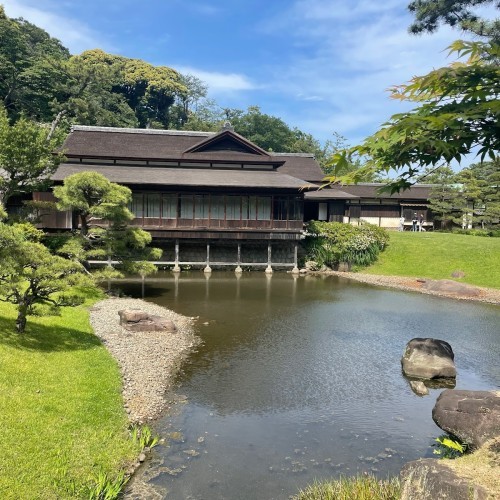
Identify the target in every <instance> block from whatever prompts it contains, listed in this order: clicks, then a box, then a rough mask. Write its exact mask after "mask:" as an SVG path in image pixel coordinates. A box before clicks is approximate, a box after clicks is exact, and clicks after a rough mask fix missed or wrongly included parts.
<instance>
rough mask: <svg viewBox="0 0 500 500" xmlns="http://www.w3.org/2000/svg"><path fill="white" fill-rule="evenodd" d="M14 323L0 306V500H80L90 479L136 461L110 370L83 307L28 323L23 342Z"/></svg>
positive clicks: (113, 368)
mask: <svg viewBox="0 0 500 500" xmlns="http://www.w3.org/2000/svg"><path fill="white" fill-rule="evenodd" d="M14 318H15V311H14V307H13V306H11V305H8V304H5V303H2V302H0V429H1V433H0V454H1V456H0V498H2V499H11V498H12V499H20V498H22V499H32V498H33V499H34V498H43V499H52V498H54V499H55V498H71V497H80V498H81V497H86V498H88V494H86V490H85V488H86V487H87V486H88V485H89V484H90V483H91V482H92V478H93V477H95V476H97V475H98V473H99V472H100V471H103V472H107V473H109V474H110V475H111V476H113V477H114V475H115V474H116V472H117V471H118V469H119V468H120V467H122V466H124V465H126V463H128V462H129V461H131V460H133V459H134V457H136V456H137V453H138V449H137V445H135V444H134V443H133V442H132V440H131V439H130V438H129V435H128V434H129V433H128V430H127V427H128V421H127V418H126V415H125V412H124V409H123V403H122V397H121V380H120V373H119V370H118V366H117V364H116V363H115V361H114V360H113V358H112V357H111V356H110V355H109V354H108V352H107V351H106V349H105V348H104V347H103V346H102V344H101V343H100V341H99V340H98V339H97V337H95V336H94V335H93V334H92V333H91V332H92V330H91V328H90V325H89V322H88V313H87V310H86V308H85V307H83V306H81V307H78V308H65V309H64V310H63V312H62V315H61V316H60V317H48V318H33V317H29V318H28V325H27V331H26V333H25V334H23V335H19V334H17V333H14Z"/></svg>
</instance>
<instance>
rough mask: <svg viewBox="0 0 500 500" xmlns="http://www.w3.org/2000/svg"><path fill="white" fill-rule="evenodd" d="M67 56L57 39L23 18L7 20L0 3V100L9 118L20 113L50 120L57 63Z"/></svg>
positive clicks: (55, 95)
mask: <svg viewBox="0 0 500 500" xmlns="http://www.w3.org/2000/svg"><path fill="white" fill-rule="evenodd" d="M68 58H69V51H68V50H67V49H66V48H65V47H64V46H63V45H62V44H61V43H60V42H59V40H57V39H55V38H52V37H51V36H50V35H49V34H48V33H47V32H46V31H44V30H43V29H41V28H39V27H37V26H35V25H34V24H31V23H29V22H28V21H26V20H24V19H10V18H9V17H7V15H6V14H5V11H4V8H3V7H2V6H1V5H0V99H1V100H2V102H3V105H4V106H5V107H6V109H7V112H8V114H9V117H10V118H11V119H17V118H18V117H19V116H20V115H21V114H24V115H26V116H28V117H30V118H33V119H35V120H39V121H52V119H53V110H52V108H51V103H52V102H53V101H54V100H55V99H58V98H60V96H59V95H58V82H59V81H60V80H61V79H62V78H63V72H62V69H61V63H62V62H64V61H66V60H67V59H68Z"/></svg>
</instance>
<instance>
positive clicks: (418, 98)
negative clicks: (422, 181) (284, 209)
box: [332, 0, 500, 192]
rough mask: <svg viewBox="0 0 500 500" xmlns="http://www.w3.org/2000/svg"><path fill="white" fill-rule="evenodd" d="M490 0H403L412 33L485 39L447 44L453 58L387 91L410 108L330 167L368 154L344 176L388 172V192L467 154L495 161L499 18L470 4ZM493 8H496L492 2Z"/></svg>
mask: <svg viewBox="0 0 500 500" xmlns="http://www.w3.org/2000/svg"><path fill="white" fill-rule="evenodd" d="M489 3H492V2H489V1H487V0H415V1H414V2H412V3H411V4H410V6H409V8H410V10H411V11H412V12H414V13H415V16H416V21H415V23H414V24H413V25H412V26H411V28H410V31H412V32H416V33H419V32H426V31H427V32H432V31H434V30H436V29H437V28H438V27H439V25H440V24H443V23H445V24H449V25H451V26H457V27H460V28H461V29H463V30H467V31H469V32H470V33H475V34H479V35H482V36H483V37H484V40H485V41H474V42H470V41H463V40H458V41H456V42H454V43H453V44H452V45H451V46H450V47H449V49H450V55H451V54H453V55H454V56H456V57H457V60H456V61H455V62H454V63H452V64H451V65H449V66H447V67H443V68H439V69H436V70H434V71H431V72H430V73H429V74H427V75H424V76H417V77H414V78H413V79H412V80H411V81H410V82H409V83H408V84H404V85H399V86H395V87H393V88H392V89H390V92H391V97H392V98H394V99H399V100H403V101H409V102H413V103H416V105H417V106H416V107H415V108H414V109H413V110H411V111H409V112H405V113H399V114H396V115H393V116H392V117H391V118H390V119H389V120H388V121H387V122H386V123H384V124H383V125H382V127H381V128H380V130H379V131H377V132H376V133H375V134H373V135H372V136H370V137H368V138H366V139H365V140H364V142H363V143H362V144H361V145H358V146H354V147H352V148H349V149H347V150H344V151H342V152H339V153H338V154H336V155H334V157H333V159H332V165H333V166H334V167H335V168H341V166H342V165H343V164H345V163H346V162H349V161H352V159H353V157H356V156H361V157H365V158H366V159H367V162H366V164H365V167H364V169H360V171H359V172H356V175H353V176H351V177H350V178H348V179H347V180H349V181H356V180H357V178H356V176H357V175H359V174H361V173H362V172H363V170H366V171H375V172H386V173H387V172H389V171H390V170H395V171H396V173H397V174H398V178H397V179H396V180H394V181H392V182H389V183H388V186H387V189H389V190H390V191H391V192H394V191H399V190H401V189H406V188H408V187H410V186H411V184H413V183H414V182H415V180H416V179H417V178H418V177H419V175H421V173H422V171H425V170H428V168H429V167H433V168H437V167H438V166H440V165H447V164H449V163H450V162H452V161H454V160H455V161H458V162H460V161H461V160H463V159H464V157H466V156H467V155H470V154H477V155H478V156H479V158H480V160H481V161H484V159H485V158H486V159H488V160H493V161H495V158H496V157H497V155H498V151H499V146H500V129H499V122H500V86H499V85H498V82H499V81H500V64H499V62H500V45H499V38H498V36H497V35H498V27H499V20H498V18H496V19H493V20H488V19H481V18H479V17H478V16H477V15H475V14H474V13H473V9H474V8H475V7H476V6H478V5H481V4H489ZM494 5H495V7H496V8H497V9H498V8H500V5H499V4H498V2H495V3H494ZM462 21H463V22H462ZM464 58H465V60H464Z"/></svg>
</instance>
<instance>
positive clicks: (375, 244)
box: [305, 221, 389, 268]
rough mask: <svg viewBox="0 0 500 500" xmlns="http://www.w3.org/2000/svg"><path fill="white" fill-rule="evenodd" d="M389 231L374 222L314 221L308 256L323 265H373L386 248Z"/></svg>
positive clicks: (308, 238)
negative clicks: (353, 223)
mask: <svg viewBox="0 0 500 500" xmlns="http://www.w3.org/2000/svg"><path fill="white" fill-rule="evenodd" d="M388 241H389V233H388V232H387V231H386V230H385V229H382V228H380V227H378V226H374V225H373V224H368V223H363V224H362V225H361V226H352V225H350V224H343V223H341V222H320V221H311V222H309V223H308V224H307V228H306V241H305V246H306V251H307V259H308V260H314V261H315V262H317V263H318V264H319V265H320V266H328V267H332V268H334V267H336V266H338V264H339V263H341V262H346V263H348V264H349V265H353V266H368V265H370V264H373V262H375V261H376V260H377V258H378V255H379V253H380V252H381V251H382V250H383V249H384V248H385V247H386V245H387V243H388Z"/></svg>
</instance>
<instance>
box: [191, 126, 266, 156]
mask: <svg viewBox="0 0 500 500" xmlns="http://www.w3.org/2000/svg"><path fill="white" fill-rule="evenodd" d="M214 151H237V152H239V153H249V154H254V155H259V156H264V157H267V158H269V157H270V156H271V155H270V154H269V153H268V152H267V151H265V150H264V149H262V148H260V147H259V146H257V145H256V144H254V143H253V142H250V141H249V140H247V139H245V138H244V137H243V136H241V135H240V134H237V133H236V132H234V131H233V130H230V129H223V130H221V131H220V132H219V133H217V134H215V135H212V136H211V137H206V138H204V139H202V141H201V142H199V143H198V144H195V145H194V146H191V147H190V148H188V149H186V151H184V152H185V153H204V152H214Z"/></svg>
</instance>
